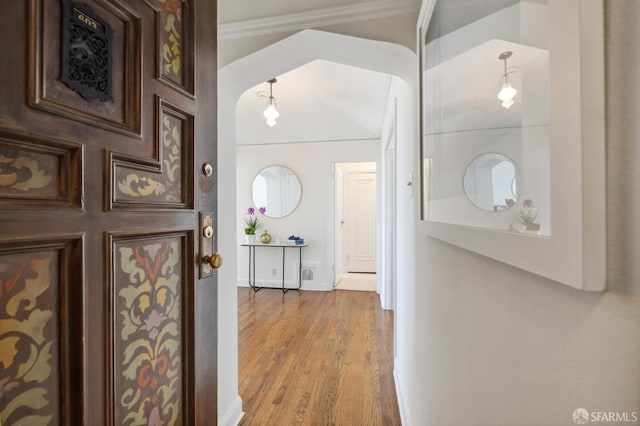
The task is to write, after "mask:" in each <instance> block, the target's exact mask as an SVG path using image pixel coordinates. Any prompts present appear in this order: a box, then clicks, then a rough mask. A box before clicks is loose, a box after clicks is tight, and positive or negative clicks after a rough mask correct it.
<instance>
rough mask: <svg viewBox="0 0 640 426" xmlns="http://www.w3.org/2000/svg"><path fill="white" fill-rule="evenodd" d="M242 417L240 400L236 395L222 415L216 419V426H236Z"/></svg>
mask: <svg viewBox="0 0 640 426" xmlns="http://www.w3.org/2000/svg"><path fill="white" fill-rule="evenodd" d="M242 417H244V412H243V411H242V398H240V395H237V396H236V397H235V399H234V400H233V402H232V403H231V406H230V407H229V408H228V409H227V411H226V412H225V413H224V415H223V416H222V417H220V418H219V419H218V425H220V426H238V424H239V423H240V420H242Z"/></svg>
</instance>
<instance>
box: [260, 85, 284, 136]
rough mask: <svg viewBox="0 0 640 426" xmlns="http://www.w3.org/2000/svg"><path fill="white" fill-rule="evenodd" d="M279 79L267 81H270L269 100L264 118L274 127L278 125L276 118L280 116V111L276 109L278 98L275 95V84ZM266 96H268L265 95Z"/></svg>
mask: <svg viewBox="0 0 640 426" xmlns="http://www.w3.org/2000/svg"><path fill="white" fill-rule="evenodd" d="M277 81H278V80H276V79H275V78H272V79H271V80H269V81H267V83H269V100H268V101H267V109H265V110H264V113H263V115H264V118H265V119H266V120H267V125H268V126H269V127H273V126H275V125H276V118H278V117H279V116H280V113H279V112H278V110H277V109H276V98H274V97H273V84H274V83H276V82H277ZM265 97H266V96H265Z"/></svg>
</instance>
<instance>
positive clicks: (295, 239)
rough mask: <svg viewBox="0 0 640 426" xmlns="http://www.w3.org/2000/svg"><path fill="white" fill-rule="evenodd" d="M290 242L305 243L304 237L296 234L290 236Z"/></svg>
mask: <svg viewBox="0 0 640 426" xmlns="http://www.w3.org/2000/svg"><path fill="white" fill-rule="evenodd" d="M289 244H295V245H301V244H304V239H303V238H300V237H296V236H295V235H291V236H289Z"/></svg>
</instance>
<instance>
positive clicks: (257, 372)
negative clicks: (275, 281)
mask: <svg viewBox="0 0 640 426" xmlns="http://www.w3.org/2000/svg"><path fill="white" fill-rule="evenodd" d="M238 300H239V308H238V313H239V340H238V345H239V347H238V349H239V377H240V383H239V387H240V395H241V397H242V399H243V409H244V411H245V416H244V418H243V420H242V421H241V422H240V425H254V426H281V425H287V426H288V425H313V426H320V425H352V426H361V425H362V426H373V425H384V426H389V425H400V414H399V411H398V405H397V399H396V393H395V387H394V382H393V373H392V372H393V313H392V312H387V311H383V310H382V309H381V308H380V302H379V299H378V295H377V294H376V293H371V292H360V291H332V292H313V291H306V292H297V291H290V292H288V293H287V294H286V295H283V294H282V293H281V292H280V291H276V290H265V289H263V290H261V291H259V292H257V293H254V292H253V291H252V290H251V289H249V288H239V289H238Z"/></svg>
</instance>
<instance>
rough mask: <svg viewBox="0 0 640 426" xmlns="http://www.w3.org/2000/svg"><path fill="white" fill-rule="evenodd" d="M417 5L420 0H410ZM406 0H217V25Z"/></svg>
mask: <svg viewBox="0 0 640 426" xmlns="http://www.w3.org/2000/svg"><path fill="white" fill-rule="evenodd" d="M411 1H415V2H416V3H419V2H420V0H411ZM405 2H406V0H376V1H366V0H298V1H291V0H269V1H246V0H241V1H238V0H218V23H219V24H226V23H231V22H241V21H248V20H253V19H262V18H270V17H276V16H281V15H290V14H299V13H313V12H316V11H318V10H322V9H332V8H340V7H346V6H353V5H356V6H357V5H375V4H380V3H391V4H392V3H398V4H400V3H405Z"/></svg>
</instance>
